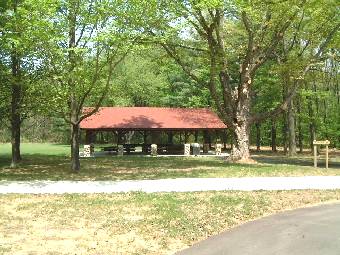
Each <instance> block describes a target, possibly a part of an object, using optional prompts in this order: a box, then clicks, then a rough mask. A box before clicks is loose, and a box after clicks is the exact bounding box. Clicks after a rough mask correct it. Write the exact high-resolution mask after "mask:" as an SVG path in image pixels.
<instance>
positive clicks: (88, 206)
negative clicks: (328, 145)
mask: <svg viewBox="0 0 340 255" xmlns="http://www.w3.org/2000/svg"><path fill="white" fill-rule="evenodd" d="M22 154H23V162H22V163H21V164H20V167H19V168H17V169H11V168H9V167H8V166H9V164H10V146H9V145H8V144H2V145H0V180H126V179H157V178H175V177H235V176H238V177H241V176H301V175H338V174H340V166H339V163H340V162H339V157H337V156H336V155H334V156H333V158H332V164H331V166H332V168H330V169H329V170H327V171H326V170H325V169H322V168H318V169H314V168H312V167H311V166H310V165H311V162H312V160H311V158H310V157H309V156H308V155H304V156H302V157H297V158H290V159H287V158H286V157H284V156H283V155H280V154H276V155H273V154H271V153H261V154H255V155H254V157H253V158H254V159H255V160H256V161H257V162H258V163H256V164H251V165H242V164H231V163H228V162H226V161H225V160H222V159H217V158H166V157H160V158H152V157H135V156H127V157H104V158H90V159H82V160H81V164H82V169H81V172H80V173H78V174H74V173H71V171H70V170H69V147H68V146H65V145H54V144H23V145H22ZM337 201H340V190H334V191H330V190H329V191H313V190H308V191H282V192H280V191H273V192H268V191H260V192H232V191H228V192H227V191H226V192H193V193H154V194H146V193H126V194H111V195H104V194H93V195H0V203H1V210H0V254H6V255H7V254H8V255H9V254H39V255H40V254H43V255H45V254H46V255H47V254H77V255H78V254H115V255H119V254H124V255H125V254H127V255H129V254H131V255H132V254H134V255H136V254H153V255H156V254H157V255H158V254H173V253H174V252H175V251H178V250H181V249H183V248H186V247H188V246H190V245H192V244H193V243H195V242H197V241H199V240H202V239H205V238H207V237H208V236H211V235H214V234H217V233H220V232H221V231H223V230H227V229H230V228H231V227H234V226H236V225H239V224H242V223H244V222H247V221H249V220H252V219H256V218H259V217H262V216H265V215H269V214H273V213H276V212H279V211H282V210H288V209H293V208H298V207H303V206H309V205H313V204H318V203H323V202H337Z"/></svg>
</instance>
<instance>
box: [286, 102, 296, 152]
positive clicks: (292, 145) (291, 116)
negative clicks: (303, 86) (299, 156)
mask: <svg viewBox="0 0 340 255" xmlns="http://www.w3.org/2000/svg"><path fill="white" fill-rule="evenodd" d="M288 139H289V140H288V146H289V151H288V155H289V156H295V155H296V140H295V113H294V108H293V99H292V100H290V102H289V103H288Z"/></svg>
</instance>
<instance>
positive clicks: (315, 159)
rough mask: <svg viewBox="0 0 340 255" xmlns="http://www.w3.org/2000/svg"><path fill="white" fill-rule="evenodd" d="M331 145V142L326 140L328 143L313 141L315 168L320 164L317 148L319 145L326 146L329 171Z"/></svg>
mask: <svg viewBox="0 0 340 255" xmlns="http://www.w3.org/2000/svg"><path fill="white" fill-rule="evenodd" d="M329 144H330V141H328V140H326V141H316V140H314V141H313V145H314V167H317V166H318V162H317V153H318V150H317V146H318V145H326V169H328V145H329Z"/></svg>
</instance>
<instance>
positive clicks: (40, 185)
mask: <svg viewBox="0 0 340 255" xmlns="http://www.w3.org/2000/svg"><path fill="white" fill-rule="evenodd" d="M298 189H340V176H304V177H249V178H178V179H162V180H134V181H133V180H131V181H19V182H16V181H0V194H6V193H21V194H63V193H115V192H132V191H143V192H192V191H209V190H215V191H219V190H243V191H252V190H298ZM339 254H340V253H339Z"/></svg>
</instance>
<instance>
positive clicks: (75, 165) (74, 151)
mask: <svg viewBox="0 0 340 255" xmlns="http://www.w3.org/2000/svg"><path fill="white" fill-rule="evenodd" d="M79 130H80V129H79V124H76V125H74V124H72V125H71V169H72V170H73V171H74V172H79V170H80V160H79Z"/></svg>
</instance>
